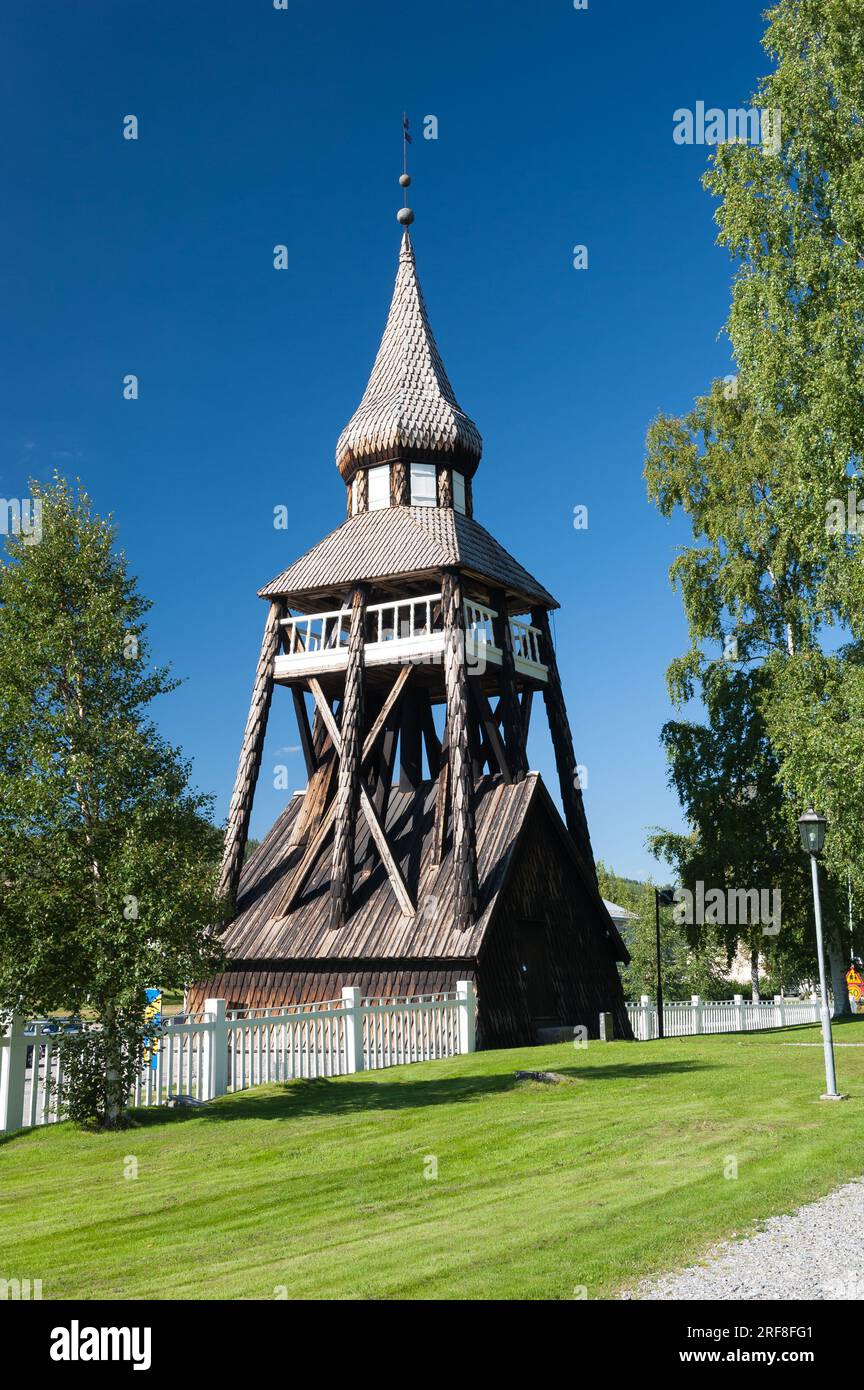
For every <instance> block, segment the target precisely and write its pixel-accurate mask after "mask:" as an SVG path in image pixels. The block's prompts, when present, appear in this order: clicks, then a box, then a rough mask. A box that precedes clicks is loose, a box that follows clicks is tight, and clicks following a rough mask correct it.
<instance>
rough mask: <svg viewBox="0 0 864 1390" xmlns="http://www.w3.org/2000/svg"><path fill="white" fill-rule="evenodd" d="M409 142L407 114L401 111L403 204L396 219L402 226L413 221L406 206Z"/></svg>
mask: <svg viewBox="0 0 864 1390" xmlns="http://www.w3.org/2000/svg"><path fill="white" fill-rule="evenodd" d="M410 144H411V132H410V131H409V129H408V114H407V112H405V111H403V112H402V173H401V174H400V175H399V185H400V187H401V188H403V189H404V190H405V192H404V206H403V207H401V208H400V209H399V211H398V212H397V214H396V221H397V222H401V224H402V226H403V227H410V226H411V223H412V222H413V221H414V214H413V212H412V211H411V209H410V208H409V206H408V189H409V188H410V186H411V175H410V174H409V173H408V146H409V145H410Z"/></svg>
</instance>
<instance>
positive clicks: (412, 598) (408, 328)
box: [221, 176, 596, 932]
mask: <svg viewBox="0 0 864 1390" xmlns="http://www.w3.org/2000/svg"><path fill="white" fill-rule="evenodd" d="M404 177H407V176H403V178H404ZM412 217H413V214H411V213H410V210H409V209H407V208H406V209H403V210H402V213H400V219H399V220H400V221H402V222H403V223H404V224H405V227H406V229H405V231H404V233H403V238H402V245H401V250H400V254H399V265H398V271H397V276H396V285H395V289H394V292H393V299H392V302H391V305H390V311H389V314H388V318H387V323H386V326H385V329H384V335H383V338H382V341H381V345H380V348H379V351H378V355H377V357H376V360H375V364H374V366H373V369H372V375H371V377H370V379H369V383H368V385H367V387H366V391H365V393H364V395H363V398H362V400H361V402H360V405H359V406H358V408H357V410H356V412H355V413H354V415H353V416H352V418H351V420H350V421H349V422H348V424H347V425H346V427H345V429H344V430H343V431H342V434H341V436H340V438H339V442H338V445H337V451H336V462H337V466H338V468H339V472H340V474H341V476H342V478H343V481H344V482H345V484H346V487H347V500H348V506H347V511H348V516H347V520H346V521H345V522H344V523H343V524H342V525H341V526H340V527H339V528H338V529H337V530H336V531H334V532H332V533H331V534H330V535H329V536H327V537H325V538H324V539H323V540H322V541H321V542H319V544H318V545H316V546H315V547H313V549H312V550H311V551H309V552H308V553H307V554H306V555H304V556H303V557H301V559H299V560H298V561H297V562H296V563H295V564H293V565H292V566H290V567H289V569H287V570H286V571H285V572H284V573H283V574H281V575H279V576H278V577H277V578H276V579H275V580H273V581H272V582H271V583H270V584H268V585H267V586H266V587H265V588H264V589H263V590H261V596H262V597H263V598H265V599H266V600H267V601H268V603H269V609H268V613H267V619H266V622H265V626H264V637H263V641H262V644H261V655H260V658H259V661H258V667H257V670H256V673H255V682H254V686H253V691H252V701H251V705H250V709H249V716H248V719H247V721H246V730H245V734H244V738H243V746H242V750H241V755H240V762H239V766H238V770H237V777H236V782H235V786H234V794H233V797H232V800H231V807H230V812H229V816H228V827H227V834H226V839H225V853H224V860H223V865H222V878H221V887H222V891H223V893H224V894H226V895H227V896H229V897H230V898H232V899H233V898H234V896H235V894H236V892H237V887H238V882H239V876H240V870H241V865H242V861H243V853H244V846H245V842H246V836H247V832H248V828H249V818H250V814H251V810H252V798H253V794H254V788H255V781H256V777H257V774H258V769H259V765H260V761H261V754H262V748H263V744H264V736H265V731H266V727H267V719H268V713H269V710H270V704H271V698H272V695H273V689H274V686H275V685H281V686H285V687H286V688H287V689H289V690H290V691H291V694H292V699H293V705H294V710H295V713H296V717H297V722H298V727H299V734H300V744H301V747H302V750H303V755H304V758H305V762H306V770H307V774H308V789H307V791H306V793H305V796H304V800H303V806H302V810H301V812H300V814H299V815H298V816H297V819H296V823H295V825H294V829H293V831H292V837H291V839H292V844H291V848H292V851H293V852H294V859H293V861H292V866H291V868H290V872H288V874H287V882H286V883H285V886H284V891H283V892H282V893H281V895H280V898H279V902H278V904H277V907H276V911H275V914H274V915H275V919H276V921H277V922H278V920H279V918H280V916H282V917H284V916H285V915H287V914H288V913H290V912H291V911H292V910H293V909H294V908H295V907H296V906H297V904H298V902H299V901H300V899H301V895H302V893H303V890H304V888H305V886H306V884H307V882H308V881H309V878H310V875H311V874H312V872H313V871H314V870H315V869H316V867H317V866H319V865H320V861H321V859H322V857H324V856H326V857H327V858H328V859H329V864H330V873H329V907H328V913H327V927H328V930H329V931H330V932H336V931H339V930H340V929H341V928H342V927H343V926H344V924H345V923H346V922H347V921H348V920H349V919H350V917H351V913H352V906H353V902H354V896H355V893H356V891H357V888H358V885H359V884H362V882H363V881H364V880H365V879H366V878H367V877H368V875H369V873H370V872H371V870H372V868H373V867H374V865H375V864H378V863H380V864H381V865H383V866H384V869H385V870H386V874H387V877H388V879H389V883H390V887H391V890H392V898H393V902H394V905H395V906H397V907H398V911H399V913H400V914H401V915H402V916H403V917H405V918H413V917H415V916H416V915H417V914H418V912H419V913H422V912H423V911H424V905H423V903H422V902H418V901H417V894H416V892H415V890H414V888H412V883H411V882H410V881H409V878H413V881H414V882H415V883H416V882H418V881H419V878H420V877H421V875H420V874H419V872H417V871H416V870H418V866H416V865H415V866H413V869H412V872H411V874H410V875H406V871H405V868H404V866H403V864H402V857H401V854H400V850H399V846H398V844H397V843H395V839H394V833H393V832H392V831H391V832H388V830H387V822H388V804H389V802H390V797H391V791H392V789H393V787H394V785H395V784H398V787H399V789H400V790H401V791H406V790H416V789H418V788H421V787H422V786H423V785H424V784H426V783H434V787H435V795H434V829H433V834H432V836H431V843H430V845H429V849H428V854H429V856H430V858H431V863H432V864H435V865H441V864H443V863H444V862H445V861H448V862H449V864H450V878H449V881H450V890H451V893H452V914H453V919H454V921H455V924H456V925H457V926H458V927H460V928H462V929H467V928H468V927H470V926H471V924H472V923H473V922H474V921H475V920H476V917H477V912H478V846H477V834H476V826H475V800H476V787H477V784H478V782H479V781H480V779H481V778H484V777H487V776H488V777H492V778H495V779H498V780H500V781H502V782H503V783H505V784H513V783H517V782H520V781H521V780H522V779H524V778H525V776H526V774H527V772H528V757H527V751H526V750H527V740H528V731H529V726H530V720H531V712H532V706H533V703H534V698H535V695H537V694H538V693H539V694H541V695H542V697H543V702H544V704H545V708H546V713H547V717H548V720H549V728H550V731H551V736H552V742H553V746H554V750H555V759H556V763H557V768H558V778H559V785H560V792H561V801H562V804H563V808H564V815H565V819H566V824H567V829H568V831H569V833H570V835H571V837H572V840H573V842H574V843H575V847H576V849H577V851H578V854H579V855H580V857H581V859H582V861H583V863H584V864H585V865H586V866H588V868H589V871H590V872H591V873H592V874H593V873H594V863H593V856H592V852H591V844H590V840H589V836H588V827H587V822H586V818H585V812H584V808H583V804H582V793H581V790H580V787H579V783H578V778H577V773H576V759H575V756H574V751H573V741H572V738H571V733H570V726H569V723H568V719H567V711H566V707H565V703H564V697H563V693H562V690H561V681H560V677H559V674H558V666H557V662H556V659H555V650H554V646H553V643H552V637H551V633H550V627H549V611H550V610H551V609H552V608H554V607H556V606H557V605H556V603H555V600H554V599H553V598H552V596H551V594H549V593H548V592H547V591H546V590H545V589H544V588H543V586H542V585H541V584H539V583H538V581H537V580H535V579H534V578H533V577H532V576H531V575H530V574H529V573H528V572H527V571H526V570H525V569H523V567H522V566H521V565H520V564H519V563H518V562H517V561H516V560H514V559H513V557H512V556H511V555H509V554H508V553H507V551H506V550H505V549H504V548H503V546H501V545H499V543H498V542H497V541H496V540H495V539H494V538H493V537H492V536H491V535H490V534H489V533H488V532H487V531H485V530H484V529H483V527H482V526H480V525H479V523H478V522H477V521H476V520H475V519H474V508H473V495H472V494H473V489H472V481H473V478H474V475H475V473H476V470H477V466H478V464H479V462H480V457H481V453H482V440H481V437H480V434H479V431H478V430H477V427H476V425H475V424H474V423H473V421H471V420H470V419H469V418H468V416H467V415H466V414H465V413H464V411H462V409H461V408H460V406H459V405H458V403H457V401H456V397H455V395H454V392H453V388H452V386H451V385H450V382H449V380H448V377H447V373H446V371H445V369H444V365H443V362H442V360H441V357H440V354H439V352H438V349H437V347H436V345H435V340H434V338H433V335H432V330H431V328H430V325H429V319H428V315H427V311H426V306H425V303H424V300H423V295H422V292H421V289H420V284H419V281H418V279H417V271H416V265H415V258H414V249H413V246H412V243H411V238H410V235H409V233H408V230H407V224H408V222H410V221H411V220H412ZM358 824H361V825H364V826H365V827H366V828H368V838H367V848H366V850H365V851H364V854H363V857H362V859H360V860H358V855H357V844H358ZM395 838H398V829H397V832H396V837H395ZM409 867H410V866H409ZM595 878H596V875H595Z"/></svg>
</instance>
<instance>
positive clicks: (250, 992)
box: [187, 960, 476, 1012]
mask: <svg viewBox="0 0 864 1390" xmlns="http://www.w3.org/2000/svg"><path fill="white" fill-rule="evenodd" d="M322 964H323V963H322V962H317V961H290V960H279V961H262V962H260V964H259V965H258V966H257V967H255V966H252V965H251V963H250V962H244V968H243V969H242V970H237V971H227V972H226V973H225V974H223V975H217V976H215V977H214V978H213V979H212V980H208V981H206V982H205V983H204V984H196V985H193V986H192V988H191V989H190V991H189V994H188V998H187V1007H188V1008H189V1010H190V1011H191V1012H196V1011H198V1010H199V1009H203V1007H204V1000H205V999H211V998H212V999H226V1000H227V1001H228V1007H229V1008H234V1009H261V1008H272V1009H279V1008H284V1007H285V1006H286V1005H288V1004H310V1003H314V1002H316V1001H318V1000H324V999H338V998H339V996H340V994H341V993H342V989H343V986H345V985H357V986H358V987H359V988H360V989H361V990H362V991H363V994H364V995H365V996H367V997H369V998H379V997H381V996H384V995H387V996H391V995H392V996H402V995H406V994H437V993H440V992H441V991H444V990H455V988H456V985H457V983H458V981H459V980H474V978H475V974H476V971H475V968H474V964H473V962H470V961H463V962H459V961H456V962H454V961H452V960H448V961H414V962H412V961H405V960H401V961H398V962H396V961H392V960H390V961H374V960H364V961H330V962H327V966H326V967H325V968H323V969H322Z"/></svg>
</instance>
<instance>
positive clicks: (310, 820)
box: [289, 704, 336, 849]
mask: <svg viewBox="0 0 864 1390" xmlns="http://www.w3.org/2000/svg"><path fill="white" fill-rule="evenodd" d="M328 709H329V704H328ZM312 751H313V753H314V756H315V761H316V763H317V764H318V766H317V769H316V771H315V772H314V773H313V775H312V776H311V777H310V779H309V784H308V786H307V788H306V794H305V796H304V797H303V804H302V806H301V807H300V810H299V811H298V813H297V818H296V820H295V822H294V829H293V830H292V832H291V840H290V846H289V847H290V849H296V848H297V846H298V845H305V844H308V842H309V837H310V835H315V834H316V833H317V830H318V825H319V823H320V821H321V817H322V816H323V815H324V812H325V811H326V809H327V807H328V806H329V804H330V799H331V797H332V795H333V784H334V781H335V777H336V749H335V748H334V747H333V741H332V739H331V738H330V735H329V733H328V731H327V728H326V726H325V724H324V721H323V719H322V718H321V714H320V712H319V711H318V709H317V708H316V710H315V718H314V719H313V721H312Z"/></svg>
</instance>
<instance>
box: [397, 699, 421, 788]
mask: <svg viewBox="0 0 864 1390" xmlns="http://www.w3.org/2000/svg"><path fill="white" fill-rule="evenodd" d="M421 698H422V697H421V694H420V692H418V691H415V692H413V694H412V695H410V696H409V697H408V698H406V699H405V700H403V702H402V725H401V728H400V730H399V790H400V791H403V792H410V791H415V790H416V788H417V787H419V785H420V783H421V782H422V781H423V742H422V730H421V723H420V719H421V714H420V701H421Z"/></svg>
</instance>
